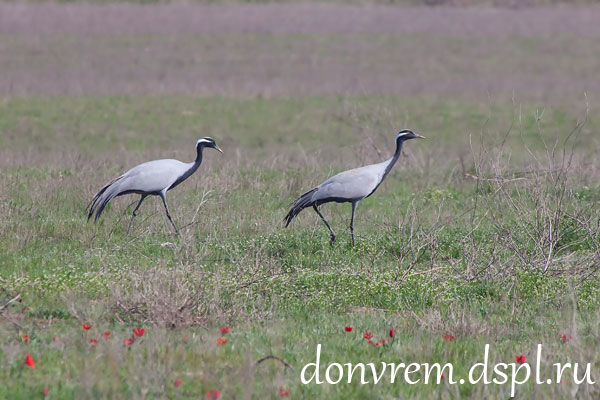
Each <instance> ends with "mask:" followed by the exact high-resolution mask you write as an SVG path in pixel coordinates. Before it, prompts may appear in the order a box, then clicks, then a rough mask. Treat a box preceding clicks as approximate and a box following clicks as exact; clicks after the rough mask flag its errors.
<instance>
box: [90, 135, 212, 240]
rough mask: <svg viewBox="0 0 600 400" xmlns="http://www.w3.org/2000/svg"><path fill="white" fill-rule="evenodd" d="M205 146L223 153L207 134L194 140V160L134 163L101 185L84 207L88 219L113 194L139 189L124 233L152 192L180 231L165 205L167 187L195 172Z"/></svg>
mask: <svg viewBox="0 0 600 400" xmlns="http://www.w3.org/2000/svg"><path fill="white" fill-rule="evenodd" d="M205 147H211V148H213V149H215V150H218V151H219V152H221V153H223V151H222V150H221V149H220V148H219V146H217V143H215V140H214V139H213V138H211V137H208V136H207V137H203V138H202V139H199V140H198V141H197V142H196V160H195V161H193V162H191V163H184V162H181V161H178V160H171V159H167V160H154V161H149V162H146V163H143V164H140V165H138V166H135V167H133V168H131V169H130V170H129V171H127V172H125V173H124V174H123V175H121V176H119V177H118V178H116V179H113V180H112V181H110V182H109V183H108V184H106V186H104V187H103V188H102V189H100V190H99V191H98V193H96V194H95V195H94V198H93V199H92V201H90V203H89V204H88V206H87V208H86V209H87V210H89V211H88V221H89V219H90V218H92V215H94V213H96V216H95V218H94V221H97V220H98V218H99V217H100V214H102V210H104V207H106V205H107V204H108V202H109V201H111V200H112V199H113V198H115V197H117V196H123V195H125V194H130V193H138V194H139V195H140V196H141V197H140V201H139V202H138V203H137V206H136V207H135V210H133V215H132V216H131V221H130V222H129V227H128V228H127V234H128V235H129V231H130V230H131V227H132V226H133V220H134V219H135V217H136V215H137V212H138V209H139V208H140V206H141V205H142V202H143V201H144V199H145V198H146V197H147V196H149V195H155V196H160V198H161V199H162V201H163V204H164V206H165V211H166V213H167V218H169V221H170V222H171V224H172V225H173V228H175V232H176V233H177V234H179V230H178V229H177V226H175V223H174V222H173V218H171V213H170V212H169V206H167V191H168V190H171V189H173V188H174V187H175V186H177V185H179V184H180V183H181V182H183V181H185V180H186V179H187V178H189V177H190V176H191V175H192V174H193V173H194V172H196V170H197V169H198V167H199V166H200V164H201V163H202V150H203V149H204V148H205Z"/></svg>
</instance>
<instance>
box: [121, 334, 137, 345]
mask: <svg viewBox="0 0 600 400" xmlns="http://www.w3.org/2000/svg"><path fill="white" fill-rule="evenodd" d="M133 342H135V338H134V337H133V336H132V337H130V338H127V339H123V344H124V345H125V346H131V345H132V344H133Z"/></svg>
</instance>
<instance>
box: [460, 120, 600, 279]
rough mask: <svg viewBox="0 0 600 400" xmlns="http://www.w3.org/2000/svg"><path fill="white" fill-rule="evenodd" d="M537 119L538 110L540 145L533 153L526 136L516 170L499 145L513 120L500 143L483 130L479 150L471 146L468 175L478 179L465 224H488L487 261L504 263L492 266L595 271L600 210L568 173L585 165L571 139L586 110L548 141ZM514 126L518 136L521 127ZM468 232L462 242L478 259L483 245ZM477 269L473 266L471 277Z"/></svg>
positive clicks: (538, 138)
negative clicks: (522, 161)
mask: <svg viewBox="0 0 600 400" xmlns="http://www.w3.org/2000/svg"><path fill="white" fill-rule="evenodd" d="M542 114H543V113H542ZM520 119H521V118H520V116H519V121H520ZM540 119H541V114H538V115H537V116H536V123H537V139H536V140H538V141H539V142H541V143H542V145H543V149H544V151H542V152H541V154H536V153H534V152H533V151H532V150H530V148H529V147H528V146H527V144H526V141H525V140H523V147H524V148H525V150H526V153H527V154H528V155H529V161H528V162H527V163H526V164H524V165H523V166H521V167H520V169H518V170H516V169H515V168H514V167H513V164H512V163H511V158H510V153H508V152H507V151H506V149H505V146H504V145H505V143H506V139H507V138H508V136H509V135H510V134H511V133H512V132H513V127H512V126H511V127H510V128H509V130H508V131H507V132H506V134H505V136H504V138H503V140H502V141H501V143H500V145H499V146H498V147H496V148H494V147H493V146H490V145H486V144H484V140H483V137H482V138H481V139H480V145H479V148H478V149H477V150H475V148H473V147H472V154H473V160H474V169H475V171H476V172H475V175H472V174H465V176H466V177H467V178H471V179H474V180H475V181H476V185H477V191H476V198H475V206H474V208H473V210H472V217H471V221H470V223H471V224H472V226H477V225H479V224H488V225H490V226H491V227H492V228H493V235H494V247H493V249H492V256H491V257H490V261H493V262H494V263H501V264H502V265H501V266H500V265H496V267H500V270H505V269H511V268H515V267H520V268H524V269H527V270H535V271H539V272H542V273H555V274H557V273H563V272H572V273H575V274H582V273H583V274H585V272H586V271H590V269H593V270H594V271H595V269H596V268H597V266H598V264H599V262H600V258H599V257H598V255H599V254H600V253H599V252H598V240H597V238H598V233H599V230H598V212H597V211H595V208H594V207H592V206H591V204H590V202H589V201H586V200H585V199H582V198H581V196H579V195H578V192H577V189H578V187H579V186H578V185H580V184H581V182H577V181H576V180H574V179H573V176H575V177H577V176H583V175H585V174H582V173H578V172H580V171H578V170H580V169H581V168H584V167H583V165H582V163H577V161H578V160H576V159H575V151H574V139H575V138H576V136H577V134H578V133H579V132H580V131H581V129H582V128H583V126H584V124H585V121H586V120H587V114H586V118H585V119H584V121H583V122H580V123H577V125H576V126H575V128H574V129H573V130H572V131H571V132H570V133H567V134H566V135H565V136H564V138H563V139H560V138H558V137H557V138H556V139H555V141H554V143H553V144H552V145H549V144H548V143H547V141H546V137H547V135H544V134H543V133H542V128H541V124H540ZM519 133H520V137H521V138H523V134H522V129H519ZM472 232H473V230H471V231H470V233H469V234H468V235H467V237H466V238H465V241H466V243H470V246H468V247H467V248H466V250H467V253H468V254H471V257H472V258H473V259H475V258H477V256H476V254H477V253H479V252H480V251H481V249H480V248H479V247H478V245H477V241H476V240H475V237H474V236H473V234H472ZM498 252H502V254H503V257H502V258H499V257H496V255H497V254H498ZM500 259H501V260H502V262H500ZM491 265H492V264H491V263H490V264H488V265H487V266H484V268H483V269H487V267H489V266H491ZM481 271H482V270H479V272H474V273H475V275H474V276H476V275H477V274H478V273H480V272H481Z"/></svg>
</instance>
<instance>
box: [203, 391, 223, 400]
mask: <svg viewBox="0 0 600 400" xmlns="http://www.w3.org/2000/svg"><path fill="white" fill-rule="evenodd" d="M220 398H221V392H220V391H218V390H209V391H208V392H206V400H218V399H220Z"/></svg>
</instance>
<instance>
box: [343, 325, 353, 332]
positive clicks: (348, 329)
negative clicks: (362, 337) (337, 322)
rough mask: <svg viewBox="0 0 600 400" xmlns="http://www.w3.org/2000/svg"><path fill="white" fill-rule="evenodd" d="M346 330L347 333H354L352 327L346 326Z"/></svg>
mask: <svg viewBox="0 0 600 400" xmlns="http://www.w3.org/2000/svg"><path fill="white" fill-rule="evenodd" d="M344 330H345V331H346V332H352V327H351V326H345V327H344Z"/></svg>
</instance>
